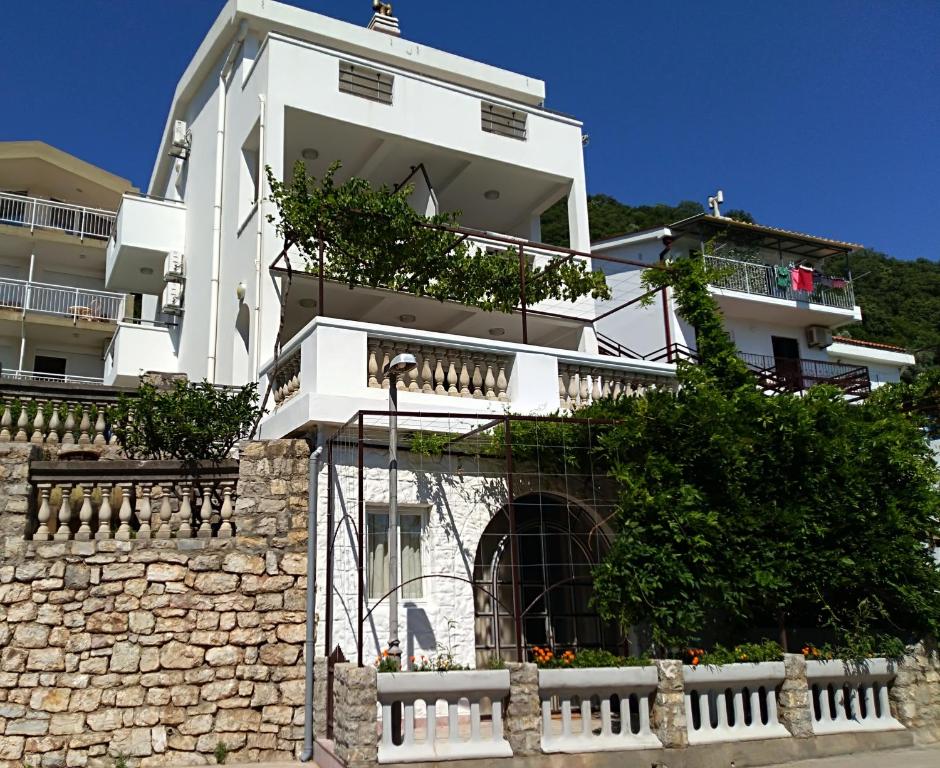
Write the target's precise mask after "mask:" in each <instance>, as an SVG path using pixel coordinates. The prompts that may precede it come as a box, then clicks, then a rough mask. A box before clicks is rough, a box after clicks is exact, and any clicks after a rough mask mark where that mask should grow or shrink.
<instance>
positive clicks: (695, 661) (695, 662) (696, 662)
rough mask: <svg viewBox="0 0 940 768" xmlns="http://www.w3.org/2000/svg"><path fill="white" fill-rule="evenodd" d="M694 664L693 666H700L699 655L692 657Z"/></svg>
mask: <svg viewBox="0 0 940 768" xmlns="http://www.w3.org/2000/svg"><path fill="white" fill-rule="evenodd" d="M692 666H693V667H697V666H698V656H693V657H692Z"/></svg>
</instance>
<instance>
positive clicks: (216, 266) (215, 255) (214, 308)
mask: <svg viewBox="0 0 940 768" xmlns="http://www.w3.org/2000/svg"><path fill="white" fill-rule="evenodd" d="M247 35H248V22H247V21H245V20H244V19H242V21H241V23H240V24H239V25H238V35H237V36H236V37H235V40H234V42H233V43H232V47H231V48H229V49H228V55H227V56H226V57H225V62H224V63H223V64H222V69H221V70H220V71H219V117H218V122H217V128H216V141H215V169H216V170H215V202H214V203H213V206H212V277H211V280H210V282H209V354H208V356H207V360H206V362H207V369H206V378H207V379H208V380H209V382H210V383H211V384H214V383H215V367H216V354H217V349H216V348H217V347H218V343H219V272H220V271H221V264H222V168H223V162H224V160H225V106H226V101H227V97H228V75H229V72H231V69H232V64H234V63H235V56H236V54H237V53H238V50H239V48H241V45H242V43H243V42H244V41H245V37H246V36H247Z"/></svg>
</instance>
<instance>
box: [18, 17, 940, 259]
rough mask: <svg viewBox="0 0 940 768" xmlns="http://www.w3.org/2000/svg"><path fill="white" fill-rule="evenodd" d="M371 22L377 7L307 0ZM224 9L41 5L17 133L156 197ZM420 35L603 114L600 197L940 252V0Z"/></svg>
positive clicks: (471, 27) (27, 42) (449, 21)
mask: <svg viewBox="0 0 940 768" xmlns="http://www.w3.org/2000/svg"><path fill="white" fill-rule="evenodd" d="M294 4H295V5H300V6H303V7H306V8H310V9H311V10H315V11H319V12H322V13H325V14H328V15H331V16H335V17H338V18H342V19H345V20H348V21H351V22H355V23H363V24H364V23H366V22H367V21H368V18H369V16H370V13H371V10H370V9H371V2H370V0H295V2H294ZM221 7H222V2H221V0H81V2H76V1H75V0H33V1H32V2H30V3H16V4H11V5H10V7H9V8H7V10H6V14H5V19H4V24H3V26H2V30H0V44H2V47H3V50H4V66H3V76H2V77H0V104H2V105H3V106H4V110H3V116H2V118H0V139H31V138H32V139H42V140H44V141H47V142H49V143H50V144H54V145H56V146H59V147H61V148H63V149H65V150H67V151H69V152H72V153H74V154H76V155H78V156H79V157H82V158H84V159H86V160H88V161H90V162H93V163H96V164H98V165H101V166H103V167H105V168H107V169H108V170H111V171H113V172H115V173H118V174H120V175H122V176H126V177H128V178H130V179H131V180H132V181H133V182H134V183H135V184H137V185H138V186H140V187H141V188H144V187H145V186H146V183H147V181H148V180H149V177H150V169H151V167H152V164H153V160H154V154H155V152H156V148H157V143H158V141H159V138H160V133H161V131H162V130H163V125H164V121H165V118H166V113H167V109H168V107H169V103H170V98H171V96H172V93H173V90H174V88H175V85H176V81H177V79H178V77H179V75H180V74H181V73H182V71H183V70H184V68H185V67H186V65H187V63H188V62H189V60H190V58H191V56H192V55H193V53H194V52H195V50H196V47H197V46H198V44H199V41H200V40H201V38H202V36H203V35H204V34H205V32H206V31H207V30H208V28H209V26H210V24H211V22H212V20H213V19H214V18H215V16H216V14H217V13H218V10H219V9H220V8H221ZM395 11H396V14H397V15H398V16H399V17H400V18H401V21H402V27H403V31H404V33H405V36H406V37H408V38H410V39H412V40H415V41H417V42H419V43H423V44H426V45H431V46H434V47H437V48H442V49H445V50H449V51H452V52H454V53H459V54H462V55H465V56H468V57H472V58H477V59H481V60H483V61H486V62H487V63H490V64H494V65H498V66H501V67H505V68H507V69H512V70H516V71H519V72H523V73H525V74H529V75H532V76H535V77H539V78H541V79H543V80H545V81H546V82H547V88H548V106H550V107H552V108H554V109H558V110H561V111H563V112H567V113H571V114H573V115H576V116H577V117H579V118H581V119H582V120H584V122H585V130H586V132H587V133H589V134H590V136H591V142H590V145H589V146H588V147H587V149H586V155H585V157H586V164H587V174H588V188H589V190H590V192H591V193H601V192H603V193H607V194H610V195H613V196H615V197H617V198H619V199H621V200H623V201H624V202H628V203H633V204H639V203H654V202H668V203H675V202H677V201H679V200H681V199H695V200H699V201H701V202H703V203H704V201H705V198H706V197H707V196H708V195H709V194H710V193H711V192H713V191H714V190H715V189H716V188H717V187H718V186H721V187H722V188H723V189H724V191H725V199H726V201H727V202H726V207H733V208H744V209H747V210H749V211H751V212H752V213H753V214H754V216H755V217H756V218H757V220H758V221H760V222H762V223H766V224H771V225H775V226H780V227H785V228H790V229H797V230H800V231H805V232H812V233H814V234H819V235H828V236H831V237H836V238H842V239H846V240H850V241H853V242H860V243H863V244H865V245H868V246H870V247H874V248H877V249H879V250H883V251H886V252H888V253H890V254H892V255H895V256H898V257H901V258H917V257H926V258H930V259H934V260H936V259H940V1H938V0H890V1H889V2H870V1H864V0H816V1H815V2H796V1H795V0H780V1H779V2H773V3H771V2H769V1H766V0H765V1H763V2H753V1H752V2H741V1H739V0H725V1H724V2H720V3H716V2H707V1H706V0H698V1H697V2H692V1H691V0H681V1H680V0H676V1H675V2H669V3H666V2H657V3H651V2H642V3H641V2H623V1H622V0H621V2H615V1H614V0H591V2H582V3H570V2H560V0H545V1H543V2H542V3H537V2H519V1H518V0H516V1H515V2H506V0H501V1H497V0H476V2H464V3H449V2H442V1H441V0H433V1H432V0H396V2H395Z"/></svg>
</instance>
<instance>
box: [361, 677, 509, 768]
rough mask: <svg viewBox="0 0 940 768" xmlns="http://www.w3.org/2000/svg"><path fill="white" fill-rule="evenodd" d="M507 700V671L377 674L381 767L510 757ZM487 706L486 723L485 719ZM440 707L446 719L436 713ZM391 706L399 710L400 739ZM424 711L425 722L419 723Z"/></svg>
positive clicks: (379, 756)
mask: <svg viewBox="0 0 940 768" xmlns="http://www.w3.org/2000/svg"><path fill="white" fill-rule="evenodd" d="M508 695H509V671H508V670H505V669H497V670H476V671H466V672H460V671H455V672H443V673H438V672H401V673H382V674H379V675H378V698H379V704H380V706H381V712H382V737H381V741H380V742H379V752H378V758H379V762H380V763H412V762H424V761H439V760H440V761H444V760H468V759H481V758H499V757H512V748H511V747H510V746H509V742H508V741H506V738H505V736H504V734H503V699H505V698H506V697H507V696H508ZM487 705H488V706H489V711H490V713H491V714H490V716H489V717H488V718H487V717H485V716H484V712H485V711H486V709H487ZM439 706H440V708H441V709H443V710H444V711H446V714H443V715H442V714H439ZM395 707H401V709H402V718H401V724H402V732H401V734H400V735H396V734H393V732H392V714H393V709H394V708H395ZM444 708H446V709H444ZM422 710H423V711H424V713H425V715H426V721H425V723H421V722H420V719H419V716H420V714H421V712H422ZM439 720H440V723H439V722H438V721H439ZM422 726H423V727H422Z"/></svg>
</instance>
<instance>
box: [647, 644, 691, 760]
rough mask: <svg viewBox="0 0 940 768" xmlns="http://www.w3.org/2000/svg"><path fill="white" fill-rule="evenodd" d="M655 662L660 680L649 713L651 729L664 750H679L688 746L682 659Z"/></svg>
mask: <svg viewBox="0 0 940 768" xmlns="http://www.w3.org/2000/svg"><path fill="white" fill-rule="evenodd" d="M655 664H656V670H657V672H658V673H659V683H658V685H657V686H656V699H655V701H654V702H653V712H652V716H651V721H652V722H651V725H652V727H653V732H654V733H655V734H656V736H657V737H658V738H659V740H660V741H661V742H662V745H663V746H664V747H666V748H667V749H682V748H683V747H687V746H688V745H689V731H688V724H687V723H686V717H685V680H684V676H683V672H682V662H681V661H676V660H672V659H670V660H664V661H656V662H655Z"/></svg>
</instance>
